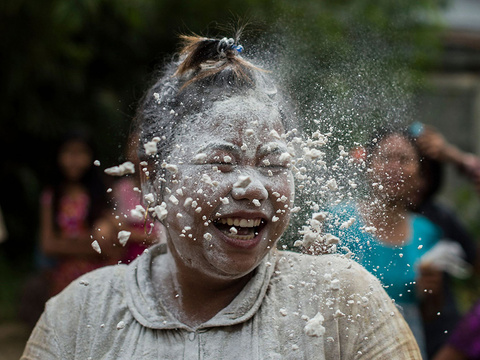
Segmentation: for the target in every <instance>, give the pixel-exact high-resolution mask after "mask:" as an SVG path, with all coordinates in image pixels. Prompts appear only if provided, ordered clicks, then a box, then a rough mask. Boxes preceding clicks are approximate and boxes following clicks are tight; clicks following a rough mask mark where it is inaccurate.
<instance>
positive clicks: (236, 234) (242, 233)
mask: <svg viewBox="0 0 480 360" xmlns="http://www.w3.org/2000/svg"><path fill="white" fill-rule="evenodd" d="M213 224H214V225H215V227H216V228H217V229H218V230H220V231H221V232H222V233H223V234H224V235H225V236H227V237H229V238H230V239H236V240H252V239H254V238H255V237H256V236H257V235H258V234H259V233H260V231H261V230H262V229H263V227H264V226H265V224H266V222H265V220H264V219H262V218H255V219H245V218H239V217H228V218H222V219H217V220H215V221H214V222H213Z"/></svg>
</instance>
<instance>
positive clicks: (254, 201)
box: [252, 199, 262, 207]
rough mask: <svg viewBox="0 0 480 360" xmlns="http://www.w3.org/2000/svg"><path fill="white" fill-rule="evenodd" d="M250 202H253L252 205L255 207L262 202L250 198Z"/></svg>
mask: <svg viewBox="0 0 480 360" xmlns="http://www.w3.org/2000/svg"><path fill="white" fill-rule="evenodd" d="M252 203H253V205H255V206H257V207H258V206H262V204H261V203H260V201H259V200H258V199H253V200H252Z"/></svg>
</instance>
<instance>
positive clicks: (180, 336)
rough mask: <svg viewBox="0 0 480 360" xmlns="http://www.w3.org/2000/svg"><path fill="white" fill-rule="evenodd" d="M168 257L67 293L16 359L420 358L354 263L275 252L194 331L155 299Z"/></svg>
mask: <svg viewBox="0 0 480 360" xmlns="http://www.w3.org/2000/svg"><path fill="white" fill-rule="evenodd" d="M164 252H165V246H160V245H159V246H154V247H153V248H151V249H150V250H149V251H148V252H147V253H144V254H143V255H142V256H140V257H139V258H138V259H137V260H135V261H134V262H132V263H131V264H130V265H128V266H127V265H117V266H112V267H107V268H103V269H100V270H96V271H94V272H91V273H89V274H87V275H85V276H83V277H81V278H80V279H78V280H76V281H74V282H73V283H72V284H70V285H69V287H68V288H67V289H65V290H64V291H63V292H62V293H60V294H59V295H58V296H56V297H54V298H52V299H51V300H50V301H49V302H48V303H47V305H46V309H45V312H44V313H43V315H42V317H41V318H40V320H39V322H38V323H37V325H36V327H35V329H34V331H33V333H32V335H31V337H30V340H29V341H28V344H27V347H26V349H25V352H24V354H23V356H22V359H62V360H67V359H84V360H85V359H92V360H97V359H143V360H148V359H332V360H338V359H409V360H410V359H421V357H420V354H419V352H418V348H417V345H416V343H415V340H414V339H413V336H412V334H411V332H410V330H409V328H408V326H407V325H406V323H405V321H404V320H403V318H402V316H401V315H400V313H399V312H398V310H397V309H396V307H395V305H394V304H393V303H392V300H390V298H389V297H388V296H387V294H386V293H385V291H384V290H383V288H382V287H381V285H380V283H379V282H378V280H377V279H376V278H374V277H373V276H372V275H371V274H370V273H368V272H367V271H366V270H365V269H363V268H362V267H361V266H360V265H358V264H357V263H355V262H354V261H353V260H348V259H345V258H343V257H341V256H338V255H321V256H310V255H299V254H295V253H291V252H283V251H276V250H274V251H272V252H271V253H270V254H268V256H267V257H266V258H265V259H264V260H263V261H262V263H261V264H260V265H259V266H258V268H257V269H256V270H255V274H254V276H253V277H252V279H251V280H250V282H249V283H248V284H247V285H246V286H245V287H244V289H243V290H242V291H241V293H240V294H239V295H238V296H237V297H236V298H235V299H234V300H233V301H232V302H231V303H230V304H229V305H228V306H227V307H226V308H224V309H223V310H222V311H220V312H219V313H218V314H217V315H215V316H214V317H213V318H212V319H210V320H208V321H207V322H205V323H203V324H201V325H200V326H198V327H197V328H191V327H189V326H186V325H184V324H182V323H181V322H179V321H178V320H177V319H175V318H174V317H173V316H172V315H171V314H170V313H169V312H168V311H166V310H165V308H164V307H163V306H162V302H161V300H159V299H158V298H157V297H156V296H155V291H154V286H153V284H152V281H151V265H152V263H153V262H154V259H156V260H155V261H159V260H160V259H161V257H162V256H164V255H162V254H163V253H164ZM159 257H160V258H159Z"/></svg>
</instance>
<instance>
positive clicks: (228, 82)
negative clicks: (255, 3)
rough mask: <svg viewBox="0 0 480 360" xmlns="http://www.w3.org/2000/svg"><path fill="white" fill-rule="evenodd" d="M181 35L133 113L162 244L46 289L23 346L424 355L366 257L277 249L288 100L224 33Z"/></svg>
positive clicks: (285, 210)
mask: <svg viewBox="0 0 480 360" xmlns="http://www.w3.org/2000/svg"><path fill="white" fill-rule="evenodd" d="M184 40H185V42H186V45H185V47H184V49H183V51H182V52H181V54H180V58H179V61H178V62H174V63H171V64H169V65H168V66H167V67H166V69H165V71H164V73H163V75H162V77H160V78H159V79H158V80H157V82H156V83H155V84H154V85H153V86H152V87H151V88H150V90H149V91H148V92H147V93H146V95H145V96H144V98H143V100H142V102H141V104H140V106H139V109H138V113H137V117H136V121H137V124H138V133H139V134H141V135H140V136H141V137H140V139H139V143H140V144H142V146H140V148H139V155H140V158H141V159H142V161H143V162H142V164H143V169H142V171H143V173H144V174H143V175H144V178H145V179H144V183H143V191H144V195H145V199H146V207H147V212H148V213H150V214H152V215H154V216H155V217H156V219H157V220H158V221H161V222H162V223H163V225H164V226H165V227H166V229H167V244H166V246H165V245H163V246H162V245H157V246H154V247H153V248H151V249H150V250H149V251H148V252H146V253H144V254H143V255H142V256H140V257H139V258H137V259H136V260H135V261H134V262H132V263H131V264H130V265H128V266H127V265H119V266H114V267H109V268H106V269H102V270H98V271H94V272H92V273H90V274H88V275H86V276H84V277H83V278H82V279H81V280H80V281H76V282H73V283H72V284H71V285H70V286H69V287H68V288H67V289H66V290H65V291H63V292H62V293H61V294H60V295H58V296H57V297H55V298H53V299H52V300H50V301H49V303H48V304H47V306H46V309H45V312H44V314H43V315H42V318H41V319H40V321H39V322H38V324H37V326H36V328H35V330H34V332H33V333H32V335H31V338H30V340H29V342H28V344H27V347H26V349H25V353H24V355H23V359H80V358H81V359H182V358H188V359H238V358H242V359H287V358H288V359H290V358H295V359H296V358H302V359H356V358H364V359H419V358H420V355H419V352H418V348H417V346H416V343H415V341H414V340H413V337H412V335H411V332H410V330H409V329H408V327H407V325H406V324H405V322H404V320H403V318H402V316H401V315H400V314H399V313H398V311H397V309H396V308H395V306H394V305H393V304H392V302H391V300H390V299H389V297H388V296H387V295H386V293H385V292H384V290H383V289H382V287H381V286H380V284H379V282H378V281H377V280H376V279H375V278H374V277H373V276H371V275H370V274H369V273H368V272H367V271H366V270H364V269H363V268H361V267H360V266H359V265H357V264H356V263H355V262H353V261H351V260H347V259H344V258H342V257H339V256H335V255H325V256H318V257H314V256H309V255H299V254H294V253H289V252H281V251H277V250H276V243H277V241H278V239H279V238H280V237H281V236H282V234H283V233H284V231H285V229H286V227H287V225H288V223H289V220H290V208H291V206H292V204H293V200H294V181H293V176H292V173H291V170H290V163H289V159H290V156H289V155H287V154H288V152H289V149H288V147H287V144H286V142H285V136H284V135H285V133H286V131H287V130H288V128H289V123H290V121H291V119H292V114H290V113H288V111H287V110H286V109H287V106H286V103H285V100H283V99H282V96H281V95H280V93H279V92H277V89H276V87H275V85H274V84H273V82H272V80H271V79H269V78H268V77H267V75H266V74H265V72H262V71H259V69H258V68H256V67H255V66H254V65H253V64H252V63H250V62H248V61H246V60H245V59H244V58H243V57H241V56H240V52H241V50H242V48H241V46H239V45H237V44H236V43H235V42H234V40H233V39H225V38H224V39H221V40H216V39H207V38H197V37H186V38H184Z"/></svg>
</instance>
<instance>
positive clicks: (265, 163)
mask: <svg viewBox="0 0 480 360" xmlns="http://www.w3.org/2000/svg"><path fill="white" fill-rule="evenodd" d="M262 162H263V164H264V165H265V166H269V165H270V160H268V159H264V160H262Z"/></svg>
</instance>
